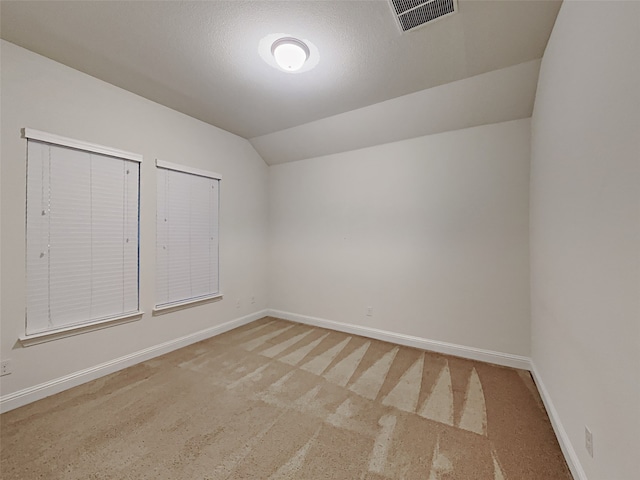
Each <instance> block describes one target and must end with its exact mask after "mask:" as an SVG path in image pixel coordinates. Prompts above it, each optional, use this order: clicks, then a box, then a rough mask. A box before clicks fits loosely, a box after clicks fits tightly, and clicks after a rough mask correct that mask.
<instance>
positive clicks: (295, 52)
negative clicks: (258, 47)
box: [271, 37, 309, 72]
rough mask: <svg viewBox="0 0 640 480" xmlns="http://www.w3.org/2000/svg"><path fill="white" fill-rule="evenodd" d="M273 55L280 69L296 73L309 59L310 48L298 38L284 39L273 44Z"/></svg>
mask: <svg viewBox="0 0 640 480" xmlns="http://www.w3.org/2000/svg"><path fill="white" fill-rule="evenodd" d="M271 54H272V55H273V58H275V59H276V63H277V64H278V66H279V67H280V68H282V69H283V70H285V71H287V72H295V71H297V70H300V69H301V68H302V66H303V65H304V62H306V61H307V60H308V59H309V47H307V44H306V43H304V42H303V41H301V40H298V39H297V38H293V37H284V38H279V39H278V40H276V41H275V42H273V44H272V45H271Z"/></svg>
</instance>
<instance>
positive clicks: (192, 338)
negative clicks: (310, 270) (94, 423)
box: [0, 310, 268, 413]
mask: <svg viewBox="0 0 640 480" xmlns="http://www.w3.org/2000/svg"><path fill="white" fill-rule="evenodd" d="M267 314H268V311H267V310H261V311H259V312H255V313H252V314H250V315H247V316H244V317H241V318H236V319H235V320H231V321H229V322H225V323H223V324H221V325H216V326H215V327H211V328H206V329H204V330H200V331H199V332H195V333H191V334H189V335H185V336H184V337H180V338H176V339H173V340H169V341H168V342H164V343H161V344H159V345H154V346H153V347H149V348H145V349H144V350H139V351H137V352H134V353H131V354H129V355H125V356H123V357H120V358H116V359H114V360H110V361H108V362H105V363H101V364H100V365H96V366H94V367H90V368H86V369H84V370H80V371H78V372H74V373H71V374H69V375H65V376H64V377H60V378H56V379H54V380H50V381H48V382H44V383H41V384H39V385H35V386H33V387H28V388H25V389H23V390H18V391H17V392H13V393H9V394H7V395H2V396H0V413H4V412H8V411H9V410H13V409H14V408H18V407H21V406H23V405H27V404H28V403H31V402H35V401H36V400H40V399H42V398H45V397H48V396H50V395H54V394H56V393H59V392H62V391H63V390H67V389H69V388H72V387H75V386H78V385H81V384H83V383H86V382H90V381H91V380H95V379H96V378H100V377H103V376H105V375H109V374H110V373H113V372H117V371H118V370H122V369H123V368H127V367H130V366H132V365H135V364H137V363H140V362H144V361H145V360H149V359H151V358H154V357H158V356H160V355H164V354H165V353H169V352H172V351H173V350H177V349H179V348H182V347H186V346H187V345H191V344H192V343H196V342H199V341H201V340H206V339H207V338H210V337H214V336H216V335H220V334H221V333H224V332H226V331H229V330H232V329H234V328H237V327H240V326H242V325H245V324H247V323H250V322H253V321H255V320H258V319H260V318H262V317H265V316H266V315H267Z"/></svg>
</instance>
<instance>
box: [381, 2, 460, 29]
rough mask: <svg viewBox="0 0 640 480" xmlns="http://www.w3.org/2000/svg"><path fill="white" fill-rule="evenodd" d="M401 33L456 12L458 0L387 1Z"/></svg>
mask: <svg viewBox="0 0 640 480" xmlns="http://www.w3.org/2000/svg"><path fill="white" fill-rule="evenodd" d="M389 1H390V2H391V6H392V7H393V10H394V12H395V14H396V17H397V18H398V23H399V25H400V28H401V29H402V31H403V32H406V31H408V30H412V29H414V28H416V27H419V26H421V25H424V24H425V23H429V22H433V21H435V20H438V19H440V18H443V17H446V16H448V15H453V14H454V13H456V12H457V11H458V0H426V1H425V0H389Z"/></svg>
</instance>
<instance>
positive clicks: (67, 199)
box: [26, 131, 140, 335]
mask: <svg viewBox="0 0 640 480" xmlns="http://www.w3.org/2000/svg"><path fill="white" fill-rule="evenodd" d="M30 133H31V132H28V133H27V134H26V136H27V137H29V134H30ZM40 133H42V132H35V131H34V134H33V136H32V138H28V140H27V232H26V236H27V246H26V255H27V258H26V263H27V265H26V267H27V268H26V269H27V311H26V334H27V335H33V334H38V333H42V332H49V331H56V330H59V329H64V328H67V327H70V326H74V325H85V324H90V323H93V322H98V321H104V320H106V319H110V318H117V317H121V316H123V315H126V314H130V313H135V312H137V311H138V310H139V302H138V277H139V275H138V231H139V228H138V218H139V175H140V164H139V162H138V161H136V160H130V159H124V158H117V157H114V156H110V155H104V154H101V153H95V151H93V152H92V151H86V150H79V149H77V148H69V147H68V146H62V145H64V144H67V145H69V144H73V142H74V141H71V140H69V142H70V143H69V142H66V143H65V140H68V139H62V138H61V137H60V138H61V142H60V144H53V143H46V142H44V141H39V140H38V138H46V139H47V141H53V140H51V139H52V138H55V136H51V135H49V134H42V135H37V134H40ZM33 137H35V138H33ZM76 144H77V145H81V144H82V145H88V144H83V143H82V142H76ZM96 147H97V146H96ZM105 149H106V147H102V148H101V151H104V150H105ZM114 152H117V151H116V150H114ZM131 155H132V156H133V155H134V154H131Z"/></svg>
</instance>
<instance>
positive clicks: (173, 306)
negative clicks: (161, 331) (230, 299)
mask: <svg viewBox="0 0 640 480" xmlns="http://www.w3.org/2000/svg"><path fill="white" fill-rule="evenodd" d="M222 297H223V294H222V293H216V294H215V295H210V296H208V297H200V298H194V299H191V300H185V301H183V302H176V303H169V304H167V305H160V306H156V307H155V308H154V309H153V315H162V314H164V313H170V312H174V311H176V310H182V309H183V308H189V307H192V306H195V305H200V304H203V303H209V302H215V301H218V300H222Z"/></svg>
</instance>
